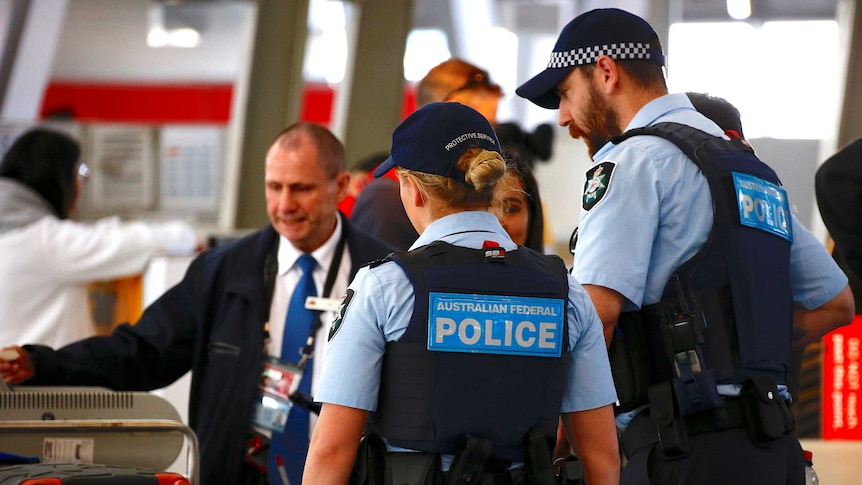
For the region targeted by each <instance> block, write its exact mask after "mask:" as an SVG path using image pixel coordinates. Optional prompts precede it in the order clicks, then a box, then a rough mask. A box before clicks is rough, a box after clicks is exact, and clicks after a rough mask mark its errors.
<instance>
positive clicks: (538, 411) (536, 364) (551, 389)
mask: <svg viewBox="0 0 862 485" xmlns="http://www.w3.org/2000/svg"><path fill="white" fill-rule="evenodd" d="M390 258H391V259H392V260H394V261H395V262H396V263H397V264H398V265H400V266H401V267H402V268H403V269H404V271H405V272H406V273H407V275H408V277H409V279H410V281H411V283H412V284H413V289H414V292H415V305H414V308H413V316H412V319H411V321H410V324H409V326H408V328H407V330H406V333H405V334H404V335H403V336H402V337H401V338H400V339H399V340H398V341H396V342H389V343H388V344H387V346H386V352H385V354H384V357H383V359H384V360H383V372H382V378H381V387H380V398H379V404H378V407H377V412H376V413H374V414H372V415H371V416H370V418H369V427H370V431H372V432H376V433H377V434H380V435H381V436H383V437H385V438H387V439H388V441H389V443H390V444H391V445H394V446H399V447H404V448H409V449H413V450H420V451H426V452H435V453H446V454H455V453H456V452H457V451H458V449H459V447H460V446H461V445H462V444H463V441H464V437H465V435H467V434H470V435H474V436H479V437H482V438H487V439H490V440H491V441H492V442H493V451H492V455H491V456H492V458H495V459H498V460H507V461H524V459H525V457H524V440H525V438H526V436H527V434H528V432H530V431H533V432H538V433H541V434H543V435H545V436H547V437H548V439H549V440H553V439H554V437H555V435H556V429H557V422H558V419H559V415H560V405H561V402H562V395H563V388H564V383H565V379H566V376H567V375H568V369H569V362H570V360H569V359H570V355H569V352H567V344H568V339H569V337H568V330H567V327H566V325H565V320H566V319H565V308H566V305H567V296H568V282H567V276H566V273H567V271H566V268H565V265H564V264H563V262H562V260H560V259H559V258H556V257H551V256H545V255H542V254H539V253H537V252H535V251H532V250H530V249H527V248H524V247H520V248H518V250H516V251H508V252H507V251H503V250H502V249H499V248H488V249H468V248H463V247H458V246H453V245H450V244H447V243H443V242H436V243H432V244H430V245H428V246H424V247H421V248H418V249H416V250H413V251H410V252H407V253H404V252H401V253H395V254H394V255H391V256H390ZM384 262H385V260H384ZM377 264H379V263H377ZM435 292H442V293H445V294H463V295H467V296H468V297H471V296H472V297H479V298H476V299H477V300H481V298H480V297H481V296H482V295H498V296H518V297H533V298H543V299H551V300H557V301H561V303H562V306H561V308H562V311H563V315H562V319H563V325H562V329H561V334H560V338H561V341H562V352H561V355H560V356H559V357H544V356H523V355H505V354H494V353H464V352H440V351H430V350H428V348H429V347H430V343H429V325H430V323H429V320H430V318H429V295H430V294H432V293H435ZM431 337H432V338H433V335H432V336H431ZM501 342H502V339H501Z"/></svg>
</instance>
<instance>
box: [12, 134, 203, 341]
mask: <svg viewBox="0 0 862 485" xmlns="http://www.w3.org/2000/svg"><path fill="white" fill-rule="evenodd" d="M80 153H81V150H80V146H79V145H78V143H77V142H76V141H75V140H74V139H72V138H71V137H69V136H67V135H65V134H62V133H59V132H55V131H51V130H46V129H42V128H35V129H32V130H29V131H28V132H26V133H24V134H23V135H21V136H20V137H19V138H18V139H16V140H15V142H14V143H13V144H12V145H11V146H10V147H9V150H8V151H7V152H6V153H5V155H4V156H3V159H2V162H0V341H2V342H4V343H8V344H12V343H25V342H26V343H39V344H44V345H49V346H53V347H60V346H63V345H65V344H68V343H71V342H74V341H76V340H80V339H82V338H85V337H88V336H90V335H92V334H93V333H94V327H93V318H92V314H91V312H90V309H89V303H88V294H87V283H89V282H92V281H98V280H106V279H112V278H118V277H123V276H129V275H133V274H135V273H139V272H141V271H142V270H143V269H144V267H145V266H146V264H147V262H148V261H149V259H150V258H151V257H152V256H153V255H154V254H157V253H161V254H193V253H194V251H195V250H196V248H198V247H200V243H199V239H198V237H197V235H196V234H195V231H194V230H193V229H192V228H191V226H189V225H188V224H185V223H183V222H180V221H171V222H165V223H159V224H150V223H144V222H122V221H120V219H119V218H117V217H111V218H105V219H101V220H99V221H97V222H95V223H84V222H78V221H73V220H71V219H70V214H72V213H73V211H74V207H75V203H76V200H77V198H78V194H79V191H80V188H81V183H82V182H83V179H84V178H85V177H86V176H87V175H88V170H87V167H86V165H83V164H82V163H81V161H80Z"/></svg>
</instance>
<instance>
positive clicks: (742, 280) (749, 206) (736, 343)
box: [612, 123, 793, 410]
mask: <svg viewBox="0 0 862 485" xmlns="http://www.w3.org/2000/svg"><path fill="white" fill-rule="evenodd" d="M637 135H654V136H660V137H662V138H665V139H667V140H669V141H671V142H673V143H674V144H676V145H677V146H678V147H679V148H680V149H681V150H682V151H683V152H684V153H685V154H686V156H688V157H689V158H690V159H691V160H692V161H693V162H694V163H695V164H697V166H698V167H699V168H700V169H701V171H702V172H703V174H704V175H705V176H706V178H707V181H708V183H709V188H710V192H711V194H712V200H713V208H714V212H713V219H714V220H713V226H712V230H711V232H710V234H709V237H708V239H707V241H706V244H705V245H704V247H703V248H702V249H701V250H700V251H699V252H698V253H697V254H695V255H694V256H693V257H692V258H691V259H689V260H688V261H686V262H685V263H683V265H682V266H681V267H680V268H678V269H677V271H676V272H675V273H674V274H673V275H672V277H671V279H670V280H669V281H668V282H667V284H666V286H665V289H664V293H663V295H662V299H661V301H660V302H659V303H656V304H653V305H648V306H645V307H643V308H642V309H641V311H640V312H639V315H637V316H636V317H638V318H640V319H641V320H642V325H643V326H644V327H643V333H644V334H645V338H646V343H645V345H639V346H638V347H640V348H639V355H640V359H641V360H640V364H638V363H631V364H630V367H632V368H635V369H637V368H639V367H642V369H646V377H645V379H646V380H647V381H648V382H646V385H650V384H655V383H659V382H665V381H668V380H669V379H672V378H674V376H675V373H678V371H677V370H676V369H675V368H674V365H675V364H674V361H673V357H672V356H674V355H677V356H679V352H680V349H682V348H685V347H686V346H693V347H695V350H696V351H697V353H698V354H697V355H699V357H700V360H701V361H700V362H698V365H699V366H700V369H699V370H700V371H702V372H708V373H709V374H711V378H712V379H713V380H714V381H715V382H717V383H719V384H723V383H726V384H740V383H743V382H744V381H746V380H747V379H748V378H750V377H753V376H769V377H771V378H772V379H773V380H774V382H775V383H776V384H784V383H786V375H787V370H788V367H789V361H790V353H791V352H790V350H791V343H792V333H793V311H792V304H793V301H792V291H791V286H790V246H791V243H792V237H793V235H792V228H791V215H790V213H789V204H788V203H787V200H786V194H785V193H784V191H783V190H782V189H780V183H781V182H780V181H779V179H778V176H777V175H776V174H775V172H774V171H773V170H772V169H771V168H769V166H767V165H766V164H765V163H763V162H762V161H760V160H759V159H758V158H757V156H756V155H755V153H754V150H753V149H752V148H751V147H750V146H749V145H748V143H747V142H746V141H744V140H741V139H736V140H731V141H728V140H725V139H723V138H719V137H714V136H711V135H709V134H707V133H704V132H703V131H700V130H697V129H695V128H691V127H689V126H685V125H681V124H677V123H659V124H657V125H654V126H650V127H644V128H638V129H634V130H630V131H628V132H626V133H624V134H623V135H621V136H619V137H616V138H614V139H613V142H614V143H616V144H619V143H620V142H622V141H623V140H625V139H627V138H629V137H632V136H637ZM758 194H759V195H758ZM763 194H769V195H767V196H764V195H763ZM782 197H783V199H782ZM758 224H760V225H758ZM764 224H765V225H764ZM631 318H632V316H631V315H626V314H623V316H621V321H624V320H625V319H631ZM674 320H678V321H689V322H690V323H691V327H692V330H693V333H692V334H691V339H692V341H691V342H688V343H686V342H683V341H684V340H686V337H680V336H678V335H674V334H673V331H672V330H668V329H669V328H673V325H672V323H673V321H674ZM629 321H630V320H629ZM621 340H624V339H621ZM615 341H616V337H615ZM627 343H628V344H631V342H627ZM692 355H694V354H692ZM612 360H613V359H612ZM615 372H626V373H631V371H628V370H625V371H621V370H620V369H619V368H618V369H616V370H615ZM627 377H630V378H631V379H630V380H631V381H635V382H636V381H639V380H640V378H639V377H637V376H628V375H627ZM620 380H622V379H620ZM639 384H640V388H639V391H642V390H644V388H643V384H644V383H643V382H640V383H639ZM639 391H638V392H635V391H632V392H630V393H628V394H632V393H635V394H640V392H639ZM622 394H626V393H621V395H622ZM643 398H645V396H643V395H640V396H639V397H637V398H633V399H635V400H636V401H639V400H641V399H643ZM678 398H679V396H678ZM628 404H629V405H628V406H624V407H626V409H632V408H634V407H636V406H637V404H638V403H637V402H634V403H631V402H630V403H628ZM626 409H623V410H626Z"/></svg>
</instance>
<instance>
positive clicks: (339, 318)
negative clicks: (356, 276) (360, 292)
mask: <svg viewBox="0 0 862 485" xmlns="http://www.w3.org/2000/svg"><path fill="white" fill-rule="evenodd" d="M355 294H356V291H354V290H353V288H348V289H347V293H345V294H344V298H342V299H341V305H339V306H338V312H337V313H336V314H335V320H333V321H332V326H331V327H329V337H328V338H327V339H326V341H327V342H329V341H331V340H332V337H335V334H336V333H338V330H339V329H340V328H341V324H342V322H344V315H345V314H346V313H347V307H348V306H350V300H352V299H353V295H355Z"/></svg>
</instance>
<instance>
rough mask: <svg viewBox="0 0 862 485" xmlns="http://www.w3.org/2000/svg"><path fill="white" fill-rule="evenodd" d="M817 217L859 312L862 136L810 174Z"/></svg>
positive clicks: (861, 285) (861, 309) (861, 293)
mask: <svg viewBox="0 0 862 485" xmlns="http://www.w3.org/2000/svg"><path fill="white" fill-rule="evenodd" d="M814 194H815V195H816V197H817V205H818V207H819V208H820V216H821V217H822V218H823V223H824V224H826V229H828V230H829V235H830V236H832V240H833V241H834V242H835V249H833V250H832V256H833V257H834V258H835V260H836V261H837V262H838V266H840V267H841V269H843V270H844V273H846V274H847V278H848V279H849V280H850V289H851V290H852V291H853V298H854V299H855V301H856V313H857V314H859V313H862V138H860V139H857V140H855V141H854V142H852V143H850V144H848V145H847V146H845V147H844V148H842V149H841V150H839V151H838V152H837V153H835V154H834V155H832V156H831V157H829V158H828V159H827V160H826V161H825V162H823V165H821V166H820V168H818V169H817V174H816V175H815V176H814Z"/></svg>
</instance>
